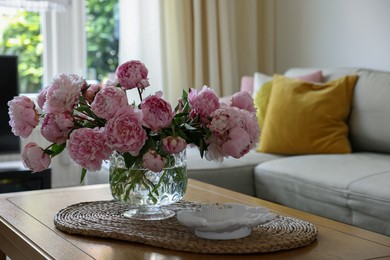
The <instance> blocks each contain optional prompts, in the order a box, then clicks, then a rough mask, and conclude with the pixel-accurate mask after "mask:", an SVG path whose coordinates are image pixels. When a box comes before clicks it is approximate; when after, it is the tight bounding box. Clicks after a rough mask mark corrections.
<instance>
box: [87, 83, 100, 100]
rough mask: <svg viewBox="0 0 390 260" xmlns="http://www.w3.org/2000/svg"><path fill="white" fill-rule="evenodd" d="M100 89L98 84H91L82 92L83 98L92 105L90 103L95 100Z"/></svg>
mask: <svg viewBox="0 0 390 260" xmlns="http://www.w3.org/2000/svg"><path fill="white" fill-rule="evenodd" d="M101 88H102V86H101V85H100V84H91V85H90V86H89V87H88V88H87V89H86V90H85V91H84V97H85V99H86V100H87V101H88V102H89V103H92V101H93V100H94V99H95V95H96V93H98V92H99V90H100V89H101Z"/></svg>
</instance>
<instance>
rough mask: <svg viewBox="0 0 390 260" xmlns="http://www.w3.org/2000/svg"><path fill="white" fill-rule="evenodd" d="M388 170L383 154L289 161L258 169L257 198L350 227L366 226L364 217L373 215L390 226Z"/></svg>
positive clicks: (387, 159) (387, 158) (387, 157)
mask: <svg viewBox="0 0 390 260" xmlns="http://www.w3.org/2000/svg"><path fill="white" fill-rule="evenodd" d="M389 171H390V155H384V154H375V153H352V154H328V155H304V156H293V157H285V158H280V159H276V160H273V161H269V162H265V163H262V164H260V165H258V166H257V167H256V168H255V187H256V195H257V196H258V197H260V198H263V199H266V200H270V201H273V202H277V203H281V204H283V205H286V206H289V207H293V208H297V209H300V210H303V211H307V212H311V213H314V214H317V215H321V216H324V217H327V218H331V219H335V220H338V221H342V222H345V223H349V224H357V223H358V222H362V221H363V220H361V218H363V217H362V216H361V215H362V214H365V215H368V214H369V215H370V216H371V217H373V218H376V219H380V220H381V221H382V223H383V224H385V223H386V224H387V226H389V225H390V223H389V221H390V220H389V218H388V216H389V208H390V204H389V197H388V196H389V193H388V189H387V191H386V187H387V188H388V187H389V178H388V177H389V176H388V175H387V173H388V172H389ZM385 173H386V174H385ZM386 176H387V177H386ZM381 178H383V179H381ZM379 179H380V180H379ZM377 181H381V182H382V183H383V184H381V183H378V182H377ZM377 187H378V188H377ZM386 194H387V195H386ZM368 201H370V202H371V203H372V204H367V202H368ZM381 207H382V210H378V208H381ZM370 208H371V209H373V210H371V211H370ZM369 212H371V213H369ZM358 213H359V214H360V216H359V215H358ZM359 218H360V219H359ZM358 219H359V220H358ZM386 219H387V221H386ZM366 226H367V228H370V229H373V228H375V229H377V230H378V228H382V229H385V228H388V227H384V226H377V227H372V226H370V225H369V224H367V225H366ZM377 232H378V231H377ZM382 233H383V232H382Z"/></svg>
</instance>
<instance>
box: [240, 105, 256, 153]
mask: <svg viewBox="0 0 390 260" xmlns="http://www.w3.org/2000/svg"><path fill="white" fill-rule="evenodd" d="M240 113H241V116H242V120H241V125H240V126H241V127H242V128H243V129H245V131H247V132H248V134H249V139H250V142H251V144H252V146H254V145H255V144H256V143H258V142H259V138H260V127H259V124H258V122H257V118H256V114H255V113H250V112H248V111H247V110H244V109H241V110H240Z"/></svg>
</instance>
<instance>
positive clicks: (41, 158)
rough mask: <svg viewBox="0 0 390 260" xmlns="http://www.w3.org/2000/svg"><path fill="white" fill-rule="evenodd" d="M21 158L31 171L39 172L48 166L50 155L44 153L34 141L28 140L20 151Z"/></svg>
mask: <svg viewBox="0 0 390 260" xmlns="http://www.w3.org/2000/svg"><path fill="white" fill-rule="evenodd" d="M22 160H23V164H24V166H25V167H27V168H29V169H30V170H31V171H32V172H40V171H43V170H46V169H47V168H49V165H50V163H51V159H50V156H49V155H48V154H46V153H45V152H44V151H43V149H42V148H41V147H39V146H38V145H37V144H36V143H33V142H30V143H28V144H26V145H25V147H24V149H23V151H22Z"/></svg>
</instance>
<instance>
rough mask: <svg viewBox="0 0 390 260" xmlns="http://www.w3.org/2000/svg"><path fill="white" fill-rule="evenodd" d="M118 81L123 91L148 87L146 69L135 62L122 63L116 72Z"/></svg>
mask: <svg viewBox="0 0 390 260" xmlns="http://www.w3.org/2000/svg"><path fill="white" fill-rule="evenodd" d="M116 76H117V77H118V81H119V83H120V84H121V86H122V87H123V88H124V89H132V88H139V89H145V88H146V87H148V86H149V81H148V69H147V68H146V67H145V65H144V64H143V63H142V62H140V61H137V60H132V61H128V62H125V63H123V64H122V65H120V66H119V67H118V68H117V70H116Z"/></svg>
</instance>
